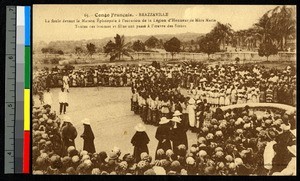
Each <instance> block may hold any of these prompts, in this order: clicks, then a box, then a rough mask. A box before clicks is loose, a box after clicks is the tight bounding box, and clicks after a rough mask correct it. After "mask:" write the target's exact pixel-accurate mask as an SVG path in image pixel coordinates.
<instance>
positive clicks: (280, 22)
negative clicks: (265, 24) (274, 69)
mask: <svg viewBox="0 0 300 181" xmlns="http://www.w3.org/2000/svg"><path fill="white" fill-rule="evenodd" d="M266 16H267V17H268V21H269V24H270V30H271V33H272V35H273V37H274V39H276V41H277V44H278V47H279V48H280V49H281V50H283V49H284V48H286V40H287V39H288V38H295V35H296V12H295V8H294V7H288V6H286V5H284V6H277V7H276V8H274V9H272V10H270V11H268V12H267V13H266Z"/></svg>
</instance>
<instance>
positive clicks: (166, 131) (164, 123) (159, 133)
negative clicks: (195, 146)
mask: <svg viewBox="0 0 300 181" xmlns="http://www.w3.org/2000/svg"><path fill="white" fill-rule="evenodd" d="M169 122H170V120H169V119H167V118H166V117H162V118H161V119H160V122H159V126H158V127H157V130H156V134H155V138H156V139H157V140H158V145H157V149H156V153H157V150H158V149H163V150H164V151H167V150H168V149H172V146H171V141H170V133H171V129H170V124H169ZM155 158H157V154H156V155H155Z"/></svg>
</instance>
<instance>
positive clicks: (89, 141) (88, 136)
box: [80, 118, 96, 153]
mask: <svg viewBox="0 0 300 181" xmlns="http://www.w3.org/2000/svg"><path fill="white" fill-rule="evenodd" d="M81 122H82V124H83V126H84V131H83V133H82V135H81V136H80V137H81V138H82V139H83V150H85V151H87V152H88V153H95V152H96V149H95V144H94V139H95V136H94V133H93V130H92V128H91V123H90V120H89V119H88V118H85V119H83V120H82V121H81Z"/></svg>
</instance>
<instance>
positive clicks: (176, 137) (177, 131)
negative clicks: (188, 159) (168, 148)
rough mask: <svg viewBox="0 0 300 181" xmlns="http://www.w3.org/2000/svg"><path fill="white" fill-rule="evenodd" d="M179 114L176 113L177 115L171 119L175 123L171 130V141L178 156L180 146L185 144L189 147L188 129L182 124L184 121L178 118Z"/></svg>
mask: <svg viewBox="0 0 300 181" xmlns="http://www.w3.org/2000/svg"><path fill="white" fill-rule="evenodd" d="M176 113H177V114H176ZM179 113H180V112H179V111H178V112H176V111H175V114H173V116H174V117H173V118H172V119H171V121H172V123H173V127H172V129H171V140H172V143H173V151H174V153H175V154H176V155H177V154H178V146H179V145H181V144H183V145H185V146H186V147H188V139H187V135H186V131H187V129H186V127H185V126H184V125H183V123H181V121H182V120H181V118H180V117H177V116H179V115H180V114H179ZM176 115H177V116H176Z"/></svg>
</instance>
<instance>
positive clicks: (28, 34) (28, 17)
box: [25, 6, 31, 46]
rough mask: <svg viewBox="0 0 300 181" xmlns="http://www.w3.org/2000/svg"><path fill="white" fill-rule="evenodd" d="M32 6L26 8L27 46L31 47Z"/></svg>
mask: <svg viewBox="0 0 300 181" xmlns="http://www.w3.org/2000/svg"><path fill="white" fill-rule="evenodd" d="M30 9H31V7H30V6H25V46H30V41H31V38H30V37H31V36H30V35H31V31H30V27H31V25H30V19H31V14H30Z"/></svg>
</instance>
